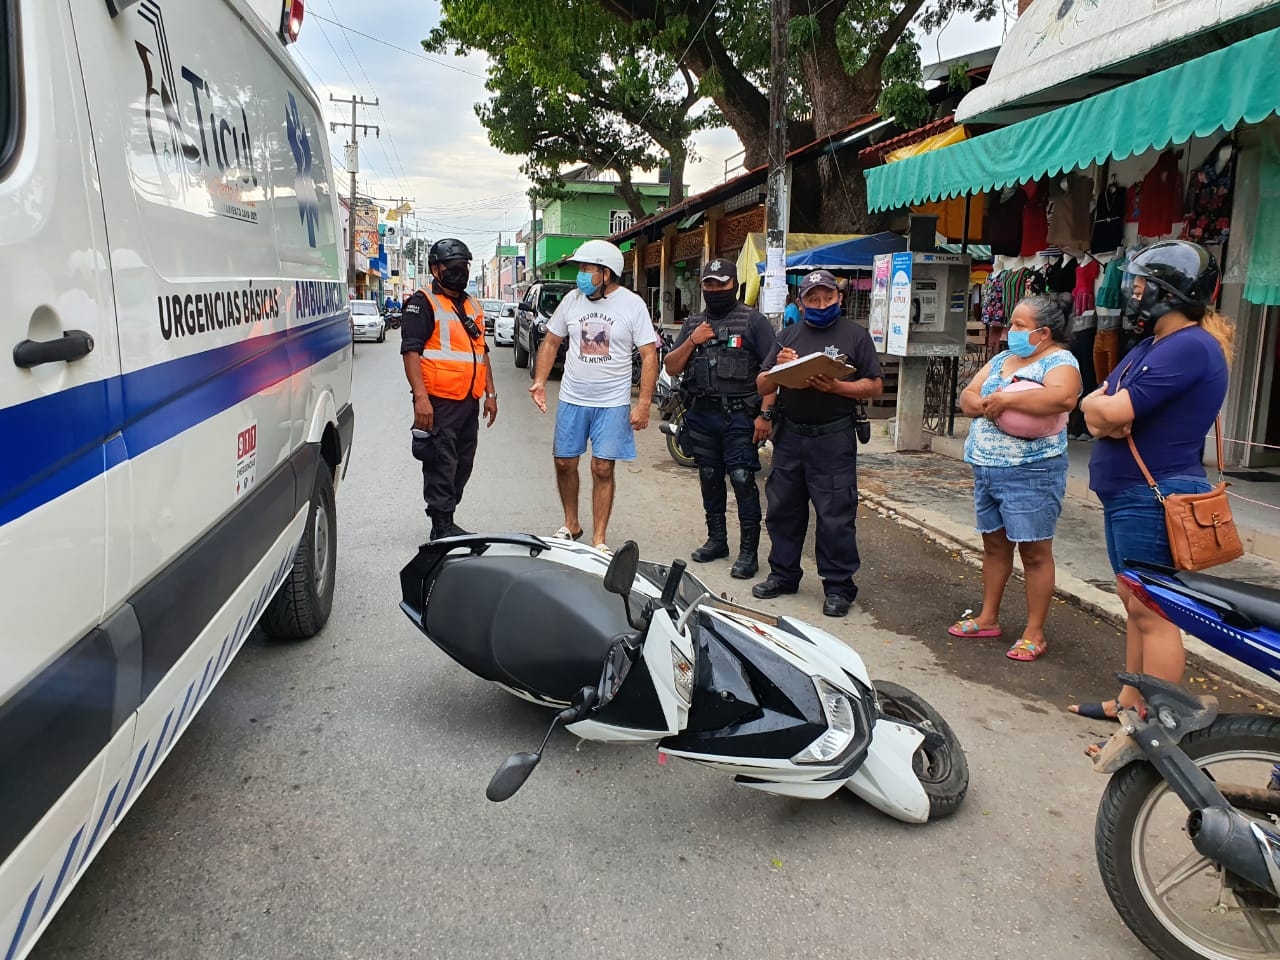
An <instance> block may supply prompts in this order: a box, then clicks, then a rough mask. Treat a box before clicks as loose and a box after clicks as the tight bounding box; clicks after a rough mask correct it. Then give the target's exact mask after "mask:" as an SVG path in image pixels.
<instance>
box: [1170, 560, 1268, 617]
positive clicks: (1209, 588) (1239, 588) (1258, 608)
mask: <svg viewBox="0 0 1280 960" xmlns="http://www.w3.org/2000/svg"><path fill="white" fill-rule="evenodd" d="M1177 579H1178V582H1179V583H1181V584H1183V586H1186V587H1190V588H1191V589H1192V590H1197V591H1199V592H1200V593H1204V594H1207V595H1209V596H1211V597H1216V598H1217V599H1219V600H1225V601H1226V602H1227V603H1229V604H1231V605H1232V606H1233V607H1235V608H1236V610H1238V611H1239V612H1240V613H1241V614H1242V615H1243V616H1246V617H1248V618H1249V619H1250V620H1253V621H1255V622H1257V623H1259V624H1262V625H1263V626H1266V627H1270V628H1271V629H1272V630H1277V631H1280V590H1277V589H1275V588H1274V587H1262V586H1258V585H1257V584H1255V583H1238V582H1236V581H1235V580H1227V579H1224V578H1222V577H1210V576H1207V575H1206V574H1203V573H1188V572H1185V571H1183V572H1180V573H1178V574H1177Z"/></svg>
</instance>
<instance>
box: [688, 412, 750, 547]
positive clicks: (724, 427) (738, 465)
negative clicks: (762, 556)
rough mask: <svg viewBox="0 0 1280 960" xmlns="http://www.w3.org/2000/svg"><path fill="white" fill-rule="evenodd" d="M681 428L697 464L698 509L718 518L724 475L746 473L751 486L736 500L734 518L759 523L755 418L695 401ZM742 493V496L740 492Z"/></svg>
mask: <svg viewBox="0 0 1280 960" xmlns="http://www.w3.org/2000/svg"><path fill="white" fill-rule="evenodd" d="M684 429H685V430H686V431H687V434H688V438H689V448H690V452H692V453H693V458H694V459H695V460H696V461H697V462H698V473H699V478H700V479H701V482H702V509H703V510H704V511H706V513H707V516H722V515H723V514H724V512H725V507H726V505H727V496H726V492H725V485H724V476H725V473H726V472H728V471H733V470H738V469H742V470H747V471H750V473H751V474H752V479H751V483H750V484H749V485H746V484H744V485H743V486H744V487H748V489H746V490H745V491H743V492H740V491H739V490H738V489H737V487H736V486H735V489H734V493H735V494H737V497H738V518H739V520H740V521H741V522H743V523H759V522H760V496H759V494H758V493H757V492H756V491H757V488H756V486H755V479H754V475H755V474H756V473H759V472H760V454H759V450H758V449H757V447H756V444H755V440H754V439H753V438H754V436H755V429H756V426H755V416H754V414H753V413H751V412H750V411H747V410H735V411H734V412H733V413H725V412H724V410H723V409H721V408H720V407H719V406H716V405H713V404H708V403H706V402H705V401H703V402H699V401H697V400H695V401H694V402H693V403H692V404H691V405H690V407H689V408H688V409H687V410H686V411H685V415H684ZM744 492H745V496H744V495H743V493H744Z"/></svg>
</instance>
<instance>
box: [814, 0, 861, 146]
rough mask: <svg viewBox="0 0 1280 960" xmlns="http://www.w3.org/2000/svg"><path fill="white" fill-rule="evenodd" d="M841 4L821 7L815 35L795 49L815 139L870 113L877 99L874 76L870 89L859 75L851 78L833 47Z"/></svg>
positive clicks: (842, 127)
mask: <svg viewBox="0 0 1280 960" xmlns="http://www.w3.org/2000/svg"><path fill="white" fill-rule="evenodd" d="M793 7H794V4H793ZM844 7H845V4H842V3H828V4H826V5H824V6H823V7H821V8H820V9H819V11H818V15H817V20H818V30H817V36H816V37H814V39H813V42H812V43H809V44H805V46H804V48H803V49H801V50H799V51H797V53H798V54H799V59H800V76H801V79H802V81H803V82H804V88H805V92H806V93H807V94H808V95H809V103H810V104H811V105H812V107H813V127H814V129H813V132H814V136H815V138H816V137H824V136H828V135H830V134H833V133H836V132H837V131H839V130H843V129H844V128H845V127H847V126H849V124H851V123H853V122H854V121H855V120H857V119H858V118H859V117H865V116H867V115H868V114H870V113H874V112H875V108H876V101H878V100H879V99H880V82H879V77H878V75H877V77H876V79H875V82H874V89H871V88H869V86H868V85H867V83H866V80H865V79H863V78H861V76H859V77H851V76H849V74H848V73H847V72H846V71H845V68H844V61H843V60H842V59H841V57H840V49H839V48H838V47H837V46H836V22H837V20H838V19H839V16H840V13H841V12H842V11H843V9H844ZM792 13H793V15H795V16H801V15H803V14H804V11H803V10H801V9H798V8H794V9H793V10H792Z"/></svg>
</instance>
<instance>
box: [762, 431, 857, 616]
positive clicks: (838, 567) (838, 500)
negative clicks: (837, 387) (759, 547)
mask: <svg viewBox="0 0 1280 960" xmlns="http://www.w3.org/2000/svg"><path fill="white" fill-rule="evenodd" d="M764 492H765V497H766V498H767V500H768V503H769V512H768V514H767V515H766V517H765V527H766V528H767V529H768V531H769V539H770V541H771V542H772V546H771V547H770V549H769V570H770V574H771V576H772V577H773V579H775V580H778V581H780V582H781V583H784V584H787V585H788V586H795V585H798V584H799V583H800V576H801V570H800V554H801V551H802V550H803V549H804V537H805V532H806V531H807V530H808V527H809V504H810V503H812V504H813V512H814V516H815V518H816V519H815V524H816V526H815V530H814V534H815V537H814V539H815V547H816V550H815V552H816V554H817V559H818V576H819V577H821V578H822V588H823V592H824V593H827V594H835V595H838V596H841V597H844V598H845V599H847V600H853V599H855V598H856V597H857V595H858V588H857V587H856V586H855V585H854V582H853V575H854V574H855V573H857V572H858V568H859V567H861V566H862V560H861V558H860V557H859V556H858V531H857V526H856V525H857V515H858V440H857V437H856V436H855V435H854V432H853V427H852V426H850V427H849V429H847V430H840V431H838V432H835V433H828V434H824V435H823V436H819V437H805V436H800V435H799V434H798V433H796V431H795V430H794V428H788V425H787V423H786V422H785V421H784V422H782V423H780V424H779V425H778V428H777V429H776V430H775V431H774V435H773V469H772V470H771V471H770V473H769V479H768V480H767V481H766V483H765V487H764Z"/></svg>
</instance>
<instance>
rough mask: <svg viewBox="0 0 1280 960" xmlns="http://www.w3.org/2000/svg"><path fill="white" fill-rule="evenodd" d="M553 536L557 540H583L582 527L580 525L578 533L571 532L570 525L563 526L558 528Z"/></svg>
mask: <svg viewBox="0 0 1280 960" xmlns="http://www.w3.org/2000/svg"><path fill="white" fill-rule="evenodd" d="M551 536H552V537H553V538H554V539H556V540H581V539H582V528H581V527H579V528H578V532H577V533H570V532H569V528H568V527H565V526H562V527H561V528H560V529H559V530H557V531H556V532H555V533H553V534H552V535H551Z"/></svg>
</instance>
